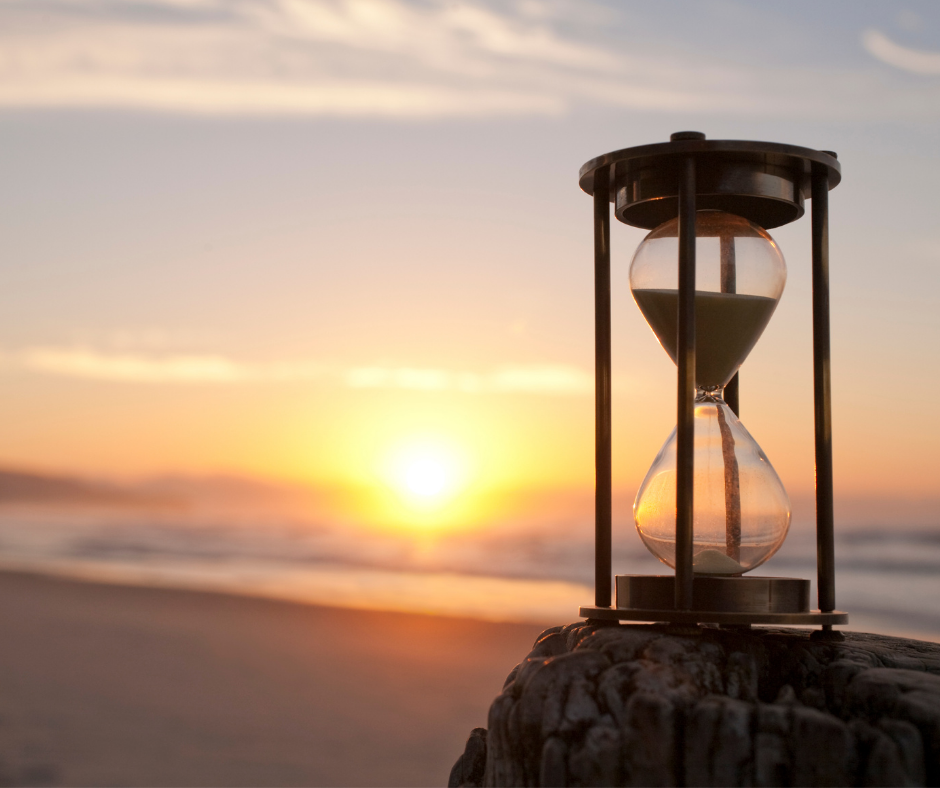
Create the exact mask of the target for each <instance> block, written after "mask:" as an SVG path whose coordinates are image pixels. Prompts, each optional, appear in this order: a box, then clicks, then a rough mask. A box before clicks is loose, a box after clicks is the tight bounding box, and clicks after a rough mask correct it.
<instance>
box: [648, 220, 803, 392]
mask: <svg viewBox="0 0 940 788" xmlns="http://www.w3.org/2000/svg"><path fill="white" fill-rule="evenodd" d="M678 229H679V220H678V219H672V220H671V221H668V222H665V223H663V224H661V225H660V226H659V227H657V228H656V229H655V230H653V231H652V232H651V233H650V234H649V235H647V236H646V238H645V239H644V240H643V243H641V244H640V246H639V247H638V248H637V250H636V254H634V256H633V263H632V264H631V266H630V289H631V291H632V292H633V297H634V298H635V299H636V303H637V306H638V307H639V308H640V311H641V312H642V313H643V316H644V317H645V318H646V320H647V322H648V323H649V324H650V327H651V328H652V329H653V332H654V333H655V334H656V336H657V338H658V339H659V341H660V343H661V344H662V346H663V348H664V349H665V350H666V352H667V353H668V354H669V355H670V356H671V357H672V360H673V361H675V360H676V358H677V347H676V337H677V333H678V332H677V328H676V325H677V322H676V321H677V314H678V265H677V260H678V256H679V238H678ZM786 281H787V267H786V263H785V262H784V260H783V254H781V252H780V248H779V247H778V246H777V244H776V243H775V242H774V240H773V238H771V237H770V235H769V234H768V233H767V231H766V230H764V229H762V228H761V227H759V226H757V225H756V224H754V223H753V222H749V221H748V220H747V219H743V218H741V217H740V216H734V215H733V214H729V213H724V212H722V211H699V212H698V214H697V216H696V227H695V340H696V348H695V354H696V358H695V361H696V385H697V387H698V388H701V389H706V390H710V391H713V390H716V389H721V388H723V387H724V386H725V385H726V384H727V383H728V381H729V380H731V378H732V377H733V376H734V373H735V372H736V371H737V369H738V367H740V366H741V363H742V362H743V361H744V359H745V358H746V357H747V355H748V353H750V352H751V349H752V348H753V347H754V345H755V344H756V343H757V340H758V339H759V338H760V335H761V334H762V333H763V331H764V328H765V327H766V326H767V323H768V322H769V321H770V317H771V315H772V314H773V312H774V309H775V308H776V306H777V301H778V300H779V299H780V295H781V293H782V292H783V287H784V285H785V284H786Z"/></svg>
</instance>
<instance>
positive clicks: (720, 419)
mask: <svg viewBox="0 0 940 788" xmlns="http://www.w3.org/2000/svg"><path fill="white" fill-rule="evenodd" d="M677 236H678V221H677V220H672V221H669V222H666V223H665V224H662V225H660V226H659V227H657V228H656V229H655V230H653V231H652V232H651V233H650V234H649V235H648V236H647V237H646V239H645V240H644V241H643V243H642V244H640V247H639V248H638V249H637V252H636V254H635V255H634V258H633V263H632V264H631V266H630V287H631V290H632V292H633V295H634V298H635V299H636V302H637V306H639V308H640V311H641V312H643V315H644V317H646V319H647V322H648V323H649V324H650V327H651V328H652V329H653V332H654V333H655V334H656V336H657V338H658V339H659V341H660V343H661V344H662V346H663V348H664V349H665V350H666V352H667V353H668V354H669V355H670V356H671V357H672V359H673V360H674V361H675V360H676V357H677V347H676V339H677V330H676V325H677V317H678V289H677V278H678V272H677V266H676V260H677V256H678V237H677ZM785 283H786V265H785V263H784V260H783V255H782V254H781V253H780V250H779V248H778V247H777V245H776V243H774V241H773V239H772V238H771V237H770V236H769V235H768V234H767V232H766V231H765V230H763V229H761V228H760V227H758V226H757V225H755V224H753V223H751V222H748V221H747V220H745V219H742V218H741V217H738V216H733V215H731V214H726V213H722V212H720V211H700V212H699V213H698V214H697V220H696V286H695V311H696V317H695V334H696V389H697V391H696V399H695V406H694V452H693V453H694V477H693V478H694V489H693V518H692V519H693V547H692V556H693V557H692V570H693V572H695V573H696V574H708V575H724V576H734V575H740V574H742V573H743V572H747V571H749V570H751V569H753V568H755V567H756V566H759V565H760V564H762V563H763V562H764V561H766V560H767V559H768V558H770V556H772V555H773V554H774V553H775V552H776V551H777V549H778V548H779V547H780V545H781V544H782V543H783V540H784V539H785V538H786V534H787V530H788V528H789V525H790V502H789V498H788V497H787V493H786V490H784V488H783V484H782V483H781V482H780V478H779V477H778V476H777V473H776V471H774V469H773V466H771V464H770V462H769V461H768V459H767V457H766V456H765V455H764V452H763V451H762V450H761V448H760V446H758V445H757V442H756V441H755V440H754V439H753V438H752V437H751V436H750V434H749V433H748V431H747V430H746V429H745V428H744V425H743V424H741V422H740V421H739V420H738V418H737V417H736V416H735V415H734V413H733V412H732V411H731V409H730V408H729V407H728V406H727V405H726V404H725V402H724V400H723V398H722V394H723V391H724V387H725V386H726V385H727V383H728V382H729V381H730V379H731V378H732V377H733V376H734V374H735V373H736V372H737V370H738V368H739V367H740V366H741V364H742V362H743V361H744V359H745V358H746V357H747V355H748V353H750V351H751V349H752V348H753V347H754V345H755V344H756V343H757V340H758V339H759V338H760V335H761V334H762V333H763V330H764V328H765V327H766V325H767V323H768V322H769V320H770V317H771V315H772V314H773V311H774V309H775V307H776V305H777V302H778V300H779V298H780V295H781V293H782V292H783V287H784V284H785ZM676 444H677V432H676V430H673V432H672V434H671V435H670V437H669V439H668V440H667V441H666V443H665V444H664V445H663V447H662V449H660V451H659V454H658V455H657V456H656V459H655V460H654V462H653V465H652V466H651V467H650V469H649V472H648V473H647V474H646V478H645V479H644V480H643V483H642V485H641V486H640V490H639V492H638V493H637V497H636V502H635V503H634V507H633V511H634V519H635V521H636V527H637V531H638V532H639V534H640V537H641V538H642V539H643V542H644V543H645V544H646V546H647V547H648V548H649V550H650V551H651V552H652V553H653V554H654V555H655V556H656V557H657V558H659V559H660V560H661V561H663V562H664V563H666V564H668V565H669V566H671V567H675V548H676V478H677V476H676Z"/></svg>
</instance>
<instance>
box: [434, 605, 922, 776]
mask: <svg viewBox="0 0 940 788" xmlns="http://www.w3.org/2000/svg"><path fill="white" fill-rule="evenodd" d="M450 785H451V786H453V787H454V788H456V787H457V786H484V785H485V786H517V785H526V786H549V785H572V786H574V785H646V786H650V785H688V786H698V785H701V786H708V785H754V786H765V785H766V786H771V785H772V786H780V785H800V786H809V785H825V786H837V785H940V645H938V644H934V643H924V642H921V641H916V640H904V639H901V638H892V637H885V636H881V635H866V634H859V633H852V632H847V633H845V640H844V641H840V642H836V641H817V640H811V639H810V637H809V632H806V631H802V630H785V629H775V630H769V629H758V628H755V629H735V630H731V629H718V628H700V629H694V628H686V629H684V630H679V629H671V628H669V627H665V626H659V625H652V626H651V625H618V624H616V623H612V624H604V623H598V622H579V623H576V624H570V625H569V626H566V627H553V628H552V629H547V630H545V632H543V633H542V634H541V635H540V636H539V638H538V640H537V641H536V643H535V646H534V647H533V649H532V651H531V653H530V654H529V655H528V656H527V657H526V658H525V659H524V660H523V661H522V662H520V663H519V665H517V666H516V667H515V668H514V669H513V670H512V672H511V673H510V674H509V677H508V678H507V680H506V684H505V686H504V687H503V691H502V693H501V694H500V695H499V696H498V697H497V698H496V699H495V700H494V701H493V705H492V706H491V707H490V714H489V729H488V731H486V730H484V729H482V728H477V729H475V730H474V731H473V733H472V734H471V736H470V740H469V741H468V743H467V749H466V751H465V753H464V754H463V755H462V756H461V757H460V758H459V759H458V761H457V763H456V764H455V766H454V769H453V772H452V773H451V778H450Z"/></svg>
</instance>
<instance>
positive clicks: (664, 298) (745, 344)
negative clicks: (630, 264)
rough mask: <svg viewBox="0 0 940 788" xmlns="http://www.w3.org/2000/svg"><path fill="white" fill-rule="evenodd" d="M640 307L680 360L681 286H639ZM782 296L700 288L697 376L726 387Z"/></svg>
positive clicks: (699, 382)
mask: <svg viewBox="0 0 940 788" xmlns="http://www.w3.org/2000/svg"><path fill="white" fill-rule="evenodd" d="M633 297H634V298H635V299H636V303H637V306H638V307H639V308H640V311H641V312H642V313H643V317H645V318H646V322H647V323H649V325H650V328H652V329H653V332H654V333H655V334H656V336H657V337H658V338H659V341H660V343H661V344H662V346H663V348H664V349H665V351H666V352H667V353H668V354H669V356H670V357H671V358H672V360H673V361H676V359H677V349H676V336H677V334H678V330H677V317H678V314H679V291H678V290H658V289H656V290H654V289H635V290H634V291H633ZM776 306H777V299H775V298H768V297H767V296H756V295H744V294H738V293H713V292H707V291H703V290H696V292H695V345H696V347H695V379H696V384H697V385H698V387H699V388H707V389H714V388H721V387H722V386H724V385H725V384H726V383H727V382H728V381H729V380H730V379H731V376H732V375H734V373H735V371H736V370H737V368H738V367H739V366H740V365H741V363H742V362H743V361H744V359H745V358H747V354H748V353H750V352H751V349H752V348H753V347H754V345H755V344H756V343H757V340H758V339H759V338H760V335H761V334H762V333H763V332H764V328H765V327H766V326H767V323H768V322H769V321H770V317H771V315H773V312H774V308H775V307H776Z"/></svg>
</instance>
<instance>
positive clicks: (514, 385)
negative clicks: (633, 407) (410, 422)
mask: <svg viewBox="0 0 940 788" xmlns="http://www.w3.org/2000/svg"><path fill="white" fill-rule="evenodd" d="M345 380H346V384H347V385H348V386H350V387H352V388H400V389H416V390H423V391H460V392H465V393H471V394H477V393H513V392H518V393H529V394H555V395H581V394H589V393H591V392H592V391H594V378H593V376H591V375H590V374H589V373H588V372H585V371H584V370H583V369H581V368H580V367H574V366H569V365H564V364H542V365H538V364H536V365H517V366H507V367H502V368H500V369H497V370H495V371H493V372H488V373H483V374H481V373H475V372H452V371H448V370H441V369H415V368H411V367H397V368H394V367H359V368H356V369H351V370H349V371H348V372H347V373H346V376H345Z"/></svg>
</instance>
